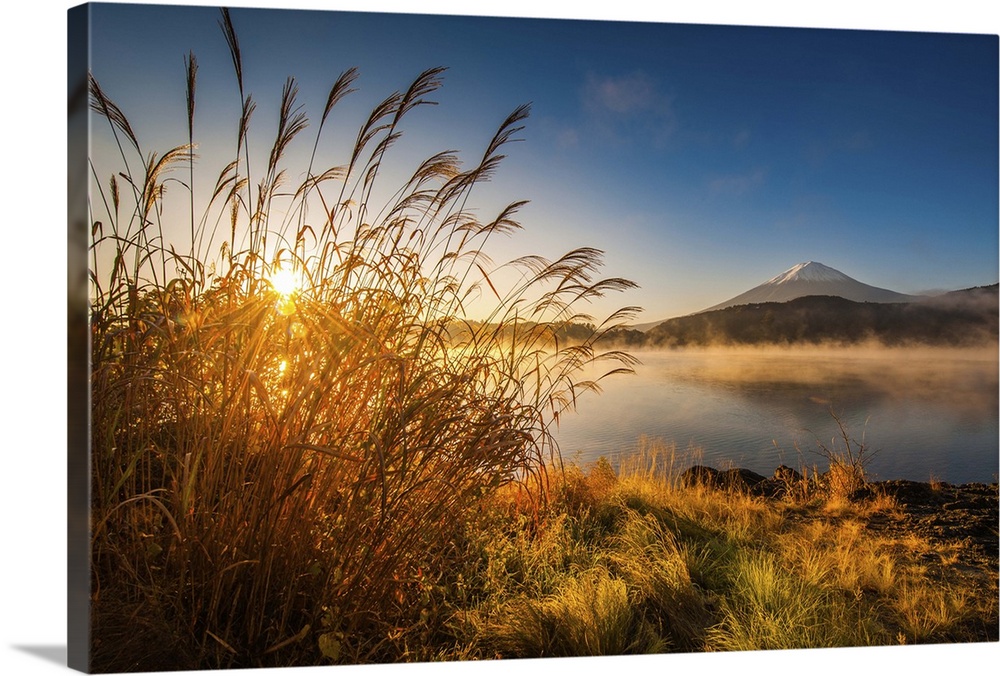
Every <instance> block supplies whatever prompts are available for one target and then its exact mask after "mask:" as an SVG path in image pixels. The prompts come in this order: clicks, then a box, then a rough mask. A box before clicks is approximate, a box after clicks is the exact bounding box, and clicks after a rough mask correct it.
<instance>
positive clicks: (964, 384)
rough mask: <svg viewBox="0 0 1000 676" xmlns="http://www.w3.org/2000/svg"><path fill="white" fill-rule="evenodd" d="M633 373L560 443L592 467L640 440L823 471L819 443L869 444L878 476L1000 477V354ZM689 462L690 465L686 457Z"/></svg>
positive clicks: (590, 404)
mask: <svg viewBox="0 0 1000 676" xmlns="http://www.w3.org/2000/svg"><path fill="white" fill-rule="evenodd" d="M636 356H638V357H639V358H640V359H641V360H642V362H643V363H642V364H641V365H639V366H638V367H637V368H636V371H637V373H636V375H634V376H620V377H611V378H607V379H605V380H603V381H601V382H602V386H603V389H604V392H603V393H602V394H600V395H598V396H588V397H584V398H581V400H580V402H579V406H578V409H577V413H576V414H573V415H566V416H564V417H563V419H562V421H561V425H560V428H559V430H558V431H557V433H556V438H557V440H558V441H559V444H560V447H561V450H562V454H563V457H564V458H565V459H575V460H578V461H579V462H581V463H582V464H586V463H588V462H590V461H593V460H596V459H597V458H598V457H599V456H601V455H605V456H607V457H609V458H612V459H614V458H617V457H619V456H621V455H623V454H628V453H632V452H635V450H637V448H638V446H639V444H640V439H641V438H642V437H646V438H651V439H659V440H662V441H665V442H668V443H673V444H675V445H676V447H677V449H678V451H679V455H681V456H682V458H683V456H684V455H685V454H690V457H689V458H688V461H689V462H700V463H703V464H708V465H713V466H715V467H720V468H721V467H728V466H737V467H746V468H748V469H751V470H754V471H756V472H759V473H761V474H765V475H770V474H771V473H772V472H773V471H774V468H775V467H777V466H778V465H780V464H786V465H790V466H792V467H796V468H799V467H802V466H807V467H813V466H816V467H818V468H819V469H820V470H825V469H826V466H827V463H826V461H825V459H824V458H823V457H822V456H821V455H819V454H817V451H818V450H819V444H823V445H824V446H825V447H826V448H828V449H831V450H835V451H840V450H843V447H844V443H843V439H842V438H841V434H840V430H839V428H838V426H837V422H836V420H835V419H834V414H835V415H836V416H837V417H838V418H839V419H840V420H841V421H842V422H843V423H844V424H845V427H846V429H847V431H848V432H849V436H850V438H851V439H852V440H857V441H859V442H861V441H863V442H864V444H865V445H866V446H867V447H868V449H869V452H875V451H877V453H876V454H875V455H874V456H873V457H872V460H871V462H870V464H869V465H868V470H869V473H870V475H871V476H872V478H874V479H913V480H917V481H926V480H928V479H929V478H931V477H934V478H936V479H940V480H944V481H948V482H951V483H966V482H973V481H985V482H991V481H996V480H997V473H998V464H1000V460H998V447H1000V444H998V426H997V420H998V404H1000V402H998V375H997V374H998V351H997V348H996V347H995V346H994V347H989V348H982V349H954V350H949V349H936V348H934V349H922V348H909V349H887V348H829V349H824V348H789V349H777V348H775V349H767V348H755V349H751V348H747V349H725V348H717V349H715V348H713V349H689V350H674V351H663V352H651V351H650V352H638V353H636ZM681 462H682V463H683V462H684V460H683V459H682V461H681Z"/></svg>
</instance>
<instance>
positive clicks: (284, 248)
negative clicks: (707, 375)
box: [88, 10, 997, 672]
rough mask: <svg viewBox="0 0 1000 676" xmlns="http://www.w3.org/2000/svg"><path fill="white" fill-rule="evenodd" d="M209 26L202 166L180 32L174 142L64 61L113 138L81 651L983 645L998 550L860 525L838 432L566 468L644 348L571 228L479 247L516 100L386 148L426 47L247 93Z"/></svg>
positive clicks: (617, 285) (502, 212)
mask: <svg viewBox="0 0 1000 676" xmlns="http://www.w3.org/2000/svg"><path fill="white" fill-rule="evenodd" d="M220 28H221V31H220V33H219V40H220V41H224V42H225V44H227V45H228V48H229V53H230V55H231V57H232V67H233V68H232V72H231V73H230V75H231V76H232V78H233V87H232V91H233V97H234V99H235V100H236V103H237V104H238V106H237V108H238V110H240V111H241V113H240V114H239V115H238V116H237V117H236V118H235V119H233V120H232V121H231V122H230V125H229V131H230V132H231V138H232V140H233V148H232V154H231V157H229V158H228V163H224V164H223V165H222V166H214V165H211V164H206V163H203V161H202V160H201V159H200V158H199V157H198V144H199V138H198V134H197V133H196V129H197V128H198V125H196V124H195V119H196V114H197V110H198V91H199V89H198V84H199V81H200V80H199V78H200V77H202V76H203V74H202V73H200V72H199V68H198V61H197V55H195V54H192V53H189V54H187V55H185V56H184V64H185V67H186V74H187V79H186V82H185V83H183V84H184V89H185V90H186V100H185V104H186V110H187V122H188V125H187V130H188V133H187V136H186V137H184V138H179V139H177V140H176V143H175V144H173V145H171V146H170V147H166V148H152V147H148V146H147V145H146V144H145V142H144V140H143V139H142V138H139V136H138V135H137V134H136V132H135V131H134V129H133V127H132V125H131V124H130V122H129V112H128V111H127V110H122V109H120V108H119V107H118V105H116V103H115V92H114V91H105V90H104V89H103V88H102V86H101V73H99V72H95V73H93V74H92V76H91V79H90V83H89V97H90V109H91V113H92V120H91V127H92V134H93V137H94V138H95V139H96V140H97V141H98V142H99V143H100V144H101V147H102V148H104V149H107V148H111V149H114V151H115V154H114V156H113V159H111V160H108V159H107V158H106V157H104V156H103V155H102V156H101V157H97V156H96V155H95V157H93V158H92V160H91V163H90V169H91V176H90V208H91V214H90V216H91V218H90V222H91V232H90V236H91V240H90V242H91V244H90V250H89V264H90V280H89V281H90V283H89V299H88V300H89V305H90V322H89V327H90V336H89V339H90V357H91V384H92V385H91V387H92V400H91V411H90V413H91V430H92V435H91V465H90V488H91V504H90V508H91V514H90V517H91V518H90V529H91V530H90V534H91V539H90V547H91V584H90V600H91V609H92V610H91V619H92V634H91V665H90V666H91V669H93V670H94V671H98V672H108V671H137V670H138V671H151V670H163V669H175V670H179V669H214V668H244V667H280V666H293V665H328V664H357V663H373V662H400V661H416V660H420V661H427V660H459V659H493V658H513V657H546V656H570V655H599V654H626V653H639V652H670V651H685V652H691V651H720V650H753V649H767V648H799V647H801V648H805V647H821V646H824V647H827V646H848V645H889V644H906V643H927V642H946V641H983V640H993V641H995V640H997V635H996V626H997V603H996V595H997V583H996V575H995V570H994V571H993V575H992V576H990V575H986V576H985V577H984V576H982V575H971V576H966V577H963V576H961V575H952V574H951V573H949V572H948V571H945V572H944V573H942V572H941V568H940V566H932V565H930V564H928V563H927V562H928V560H929V559H930V560H933V561H934V562H944V563H945V564H947V563H949V562H951V561H955V560H958V559H959V558H960V555H961V552H957V551H954V550H951V549H948V548H947V547H945V546H944V545H941V544H940V543H938V542H931V541H929V540H924V539H920V538H919V537H917V536H914V535H905V534H898V533H897V534H895V535H892V534H880V535H879V536H878V537H876V536H874V535H870V534H868V532H867V531H866V530H865V524H866V523H868V522H871V521H873V520H875V521H878V520H883V521H885V520H890V521H891V520H893V519H895V518H896V516H897V515H898V514H899V510H900V506H899V504H897V502H896V501H895V500H894V498H893V497H892V496H890V495H886V494H883V493H880V492H878V491H870V492H869V493H865V494H864V495H862V496H861V497H858V495H859V491H861V489H862V488H863V487H864V484H865V476H864V467H863V463H862V462H861V456H848V457H847V458H844V457H840V456H839V455H838V454H836V453H834V452H831V453H830V454H829V457H827V458H825V460H827V461H828V464H829V469H832V470H835V472H834V473H833V474H832V475H830V474H828V475H827V478H826V479H823V480H820V479H818V478H817V477H816V476H813V477H812V478H810V477H809V476H806V477H804V478H803V477H799V479H798V480H791V479H789V481H788V482H787V485H784V487H783V489H782V491H781V492H780V495H778V496H777V497H775V496H769V497H767V498H765V497H761V496H753V495H749V494H746V493H744V492H740V491H738V490H732V487H731V486H729V487H719V486H708V485H702V484H691V483H690V482H687V483H686V482H684V481H682V480H681V479H680V473H681V470H683V469H684V467H681V466H678V464H677V463H676V462H675V461H674V459H673V458H672V457H669V453H668V452H667V449H665V448H664V447H661V446H656V447H655V448H648V449H645V450H644V452H643V453H642V454H641V455H638V456H636V457H634V458H631V459H629V460H628V461H625V462H624V463H623V464H622V466H620V467H612V466H611V465H610V464H609V463H608V462H607V461H606V460H603V459H602V460H601V461H599V462H597V463H595V464H593V466H587V467H579V466H575V465H573V464H572V463H569V462H564V459H563V457H562V456H561V454H560V449H559V446H558V444H557V443H556V442H555V437H554V434H555V431H556V429H557V426H558V424H559V422H560V419H561V418H562V417H564V416H565V415H568V414H569V413H570V412H572V411H574V409H575V408H576V406H577V402H578V401H580V400H581V398H582V397H596V396H599V395H600V390H601V382H602V381H603V379H604V378H607V377H610V378H616V377H619V376H621V375H622V374H627V373H630V372H631V371H633V369H634V367H635V366H636V364H637V360H636V359H635V358H634V357H633V356H632V355H630V354H628V353H626V352H623V351H619V350H616V349H612V348H609V347H602V345H603V346H606V345H607V344H608V343H602V340H601V339H602V337H604V336H605V335H606V334H607V333H609V332H611V331H613V330H614V329H616V328H618V327H621V326H624V325H626V324H627V323H628V322H630V321H631V320H632V319H633V317H634V315H635V313H636V312H637V310H638V309H637V308H633V307H631V306H629V305H628V304H627V302H623V303H622V305H623V307H622V309H620V310H618V311H616V312H612V313H611V314H610V315H609V316H606V317H605V316H600V317H592V316H590V315H588V314H587V313H588V308H589V307H590V305H589V301H591V300H594V299H597V298H605V297H607V296H609V295H614V294H616V293H618V292H623V291H628V290H630V289H632V288H634V286H635V285H634V284H633V282H631V281H629V280H628V279H623V278H619V277H611V276H604V275H603V273H602V269H603V263H602V257H603V252H602V251H599V250H597V249H595V248H587V247H584V248H577V249H573V250H571V251H568V252H566V253H565V255H563V256H561V257H559V258H556V259H554V260H549V259H546V258H543V257H541V256H538V255H535V254H534V253H533V252H530V251H528V252H525V253H524V255H523V256H522V257H520V258H518V259H516V260H514V261H512V262H509V263H506V262H504V263H502V264H497V263H496V262H494V261H493V260H492V259H491V257H490V252H491V244H492V243H493V242H494V240H495V239H496V238H499V237H505V236H507V235H509V234H511V233H513V232H514V231H516V230H518V229H520V228H521V225H520V224H519V222H518V218H519V216H518V212H519V210H520V209H521V208H522V207H523V206H524V204H525V203H524V202H522V201H517V200H515V201H512V202H510V203H509V204H508V205H507V206H505V207H503V208H501V209H499V210H498V211H497V212H496V213H492V214H488V215H487V214H485V213H484V212H483V211H482V210H480V209H478V208H477V204H478V202H477V198H478V197H479V196H480V194H481V193H480V192H479V191H480V190H481V188H482V186H483V185H484V184H485V183H486V182H488V181H489V180H490V178H491V177H492V176H493V175H494V174H495V173H496V172H502V171H503V168H504V167H503V160H504V157H505V155H506V154H507V153H508V152H510V144H511V143H512V142H513V141H515V140H518V139H519V133H520V132H521V131H522V129H523V128H524V126H525V125H526V124H527V122H528V117H529V108H528V106H527V105H525V106H520V107H517V108H515V109H514V110H513V111H512V112H510V113H509V114H507V115H506V116H504V113H505V112H506V111H500V112H499V113H498V116H497V121H498V123H499V124H498V127H497V128H496V130H495V131H494V130H492V129H487V130H484V132H483V139H482V151H481V152H480V153H477V154H470V155H462V156H459V154H457V153H456V152H453V151H451V150H446V149H442V150H441V151H440V152H437V153H434V154H431V155H429V156H428V157H426V158H425V159H424V161H423V162H421V163H419V164H418V165H416V166H413V167H410V166H408V165H406V166H402V167H401V166H399V165H398V164H396V162H397V156H396V155H394V150H395V146H396V145H397V144H398V143H399V142H400V140H401V139H402V138H404V136H405V134H406V123H407V121H408V119H409V116H410V115H411V113H412V112H413V111H414V110H416V109H418V108H419V109H423V108H425V107H426V108H428V110H426V111H422V113H421V114H441V115H445V116H447V114H448V111H447V110H446V109H444V107H442V109H441V110H433V109H429V108H430V106H429V104H431V103H433V102H434V97H435V93H436V92H438V90H439V89H440V88H441V87H442V86H446V85H445V80H446V71H445V70H444V69H443V68H431V69H429V70H426V71H424V72H422V73H420V74H419V75H418V76H417V77H416V78H415V79H414V80H413V81H412V82H410V83H403V84H402V85H401V88H400V89H399V90H398V91H396V92H390V93H387V95H386V96H385V98H384V100H382V102H381V103H379V104H378V105H377V106H376V107H375V108H374V109H372V110H371V111H370V113H369V114H368V115H367V116H363V117H362V118H360V119H349V118H348V117H344V116H338V114H337V113H338V112H339V111H340V108H338V105H339V104H341V103H342V101H344V100H345V99H347V98H348V97H350V96H351V95H352V93H353V92H354V90H355V87H356V86H359V85H358V75H359V74H358V71H356V70H354V69H348V70H345V71H344V72H343V73H341V74H340V75H339V77H337V78H335V79H334V82H333V84H332V86H331V87H330V89H329V94H328V97H327V99H326V105H325V107H323V108H322V109H320V110H315V111H312V110H306V109H304V108H303V107H302V106H301V105H300V104H299V103H298V99H297V97H298V90H297V83H296V81H295V79H294V78H289V79H288V81H287V83H286V85H285V88H284V90H283V93H282V95H281V97H280V98H279V99H278V100H273V101H272V100H258V99H257V98H256V97H255V95H254V93H253V92H251V91H248V90H245V89H244V73H243V68H244V59H243V56H244V50H250V49H260V48H261V46H260V45H247V44H243V43H242V42H241V40H240V36H239V34H238V30H237V29H238V25H234V23H233V21H232V19H231V17H230V15H229V13H228V12H227V11H225V10H224V11H223V12H222V14H221V21H220ZM181 56H182V55H179V56H178V58H180V57H181ZM237 97H238V98H237ZM265 110H266V111H268V114H273V115H274V117H275V118H276V120H277V129H276V133H275V135H274V137H273V141H271V142H270V143H268V144H265V145H263V146H259V145H256V144H255V143H254V142H252V139H254V138H257V136H256V135H255V134H251V133H250V130H251V129H254V130H256V127H255V126H254V125H255V122H256V119H255V116H257V117H260V116H262V115H263V114H264V113H263V111H265ZM345 127H346V128H347V129H348V130H349V135H350V136H351V138H352V139H354V143H353V146H352V147H350V148H349V150H348V151H347V153H346V154H345V155H344V156H342V157H339V158H337V159H336V160H335V161H333V162H332V163H326V162H324V163H321V162H320V160H319V159H318V158H320V157H321V156H322V153H321V152H319V150H318V149H319V148H320V147H321V145H322V140H323V139H324V138H325V136H324V135H325V134H329V133H330V131H331V130H332V129H334V128H337V129H341V130H343V129H344V128H345ZM355 130H356V131H355ZM293 147H295V148H297V149H300V150H301V149H303V148H304V149H305V151H304V152H303V153H299V154H296V155H294V157H305V158H307V163H306V164H305V165H299V164H294V165H292V166H289V162H288V159H289V157H292V156H293V155H292V154H291V153H290V152H289V151H290V149H291V148H293ZM401 172H403V173H401ZM404 174H405V176H406V178H404V179H402V180H401V181H400V180H397V179H396V178H395V177H396V176H399V175H404ZM206 181H207V184H208V185H210V186H211V189H210V193H211V195H210V199H208V200H207V206H204V197H205V196H204V194H199V195H197V196H196V191H195V186H204V185H206ZM176 233H183V235H182V236H178V235H177V234H176ZM484 301H486V307H488V308H489V311H488V312H487V314H486V315H485V316H480V315H476V316H477V319H476V320H475V321H473V320H472V319H470V316H471V313H470V307H471V305H472V304H473V303H476V304H477V307H481V306H482V303H483V302H484ZM581 331H582V333H581ZM845 440H847V432H846V431H845ZM848 448H849V446H848ZM824 469H827V468H824ZM837 470H839V471H841V472H842V473H843V474H842V475H841V477H843V476H847V479H845V480H843V481H841V482H839V483H838V482H837V481H836V479H837V475H836V471H837ZM848 479H849V480H848ZM845 485H848V486H849V487H848V488H844V486H845ZM994 489H995V486H994ZM862 493H863V491H862ZM994 493H995V490H994ZM995 504H996V502H995V495H994V502H993V505H994V510H995ZM994 535H995V531H994ZM993 556H994V562H995V550H994V553H993ZM949 557H952V558H949Z"/></svg>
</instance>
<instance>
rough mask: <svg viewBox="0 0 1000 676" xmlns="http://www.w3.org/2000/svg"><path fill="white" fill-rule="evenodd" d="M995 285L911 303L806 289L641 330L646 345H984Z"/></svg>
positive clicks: (990, 336)
mask: <svg viewBox="0 0 1000 676" xmlns="http://www.w3.org/2000/svg"><path fill="white" fill-rule="evenodd" d="M997 288H998V287H997V285H995V284H994V285H992V286H990V287H980V288H976V289H969V290H966V291H962V292H954V293H952V294H947V296H948V297H947V298H944V297H940V296H939V297H936V298H934V299H928V300H924V301H919V302H910V303H871V302H862V303H859V302H855V301H851V300H847V299H845V298H840V297H836V296H806V297H803V298H796V299H793V300H791V301H786V302H768V303H750V304H743V305H738V306H734V307H730V308H724V309H722V310H710V311H705V312H700V313H697V314H694V315H688V316H686V317H677V318H675V319H670V320H667V321H666V322H663V323H662V324H660V325H659V326H657V327H656V328H654V329H651V330H650V331H648V332H646V333H645V334H643V338H644V341H643V342H644V344H646V345H648V346H660V347H673V346H676V347H679V346H684V345H713V344H722V345H762V344H772V345H774V344H779V345H788V344H803V343H804V344H810V343H811V344H817V343H826V342H833V343H838V344H858V343H864V342H868V341H877V342H879V343H882V344H884V345H914V344H919V345H951V346H966V345H982V344H987V343H992V342H995V341H996V340H997V335H998V311H997V308H998V291H997Z"/></svg>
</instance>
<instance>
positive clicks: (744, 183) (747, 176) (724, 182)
mask: <svg viewBox="0 0 1000 676" xmlns="http://www.w3.org/2000/svg"><path fill="white" fill-rule="evenodd" d="M766 180H767V171H766V170H765V169H763V168H762V167H757V168H756V169H753V170H751V171H749V172H746V173H742V174H730V175H727V176H718V177H716V178H713V179H711V180H710V181H709V182H708V187H709V189H710V190H711V191H712V192H714V193H718V194H725V195H744V194H746V193H748V192H750V191H751V190H754V189H755V188H757V187H758V186H761V185H763V184H764V182H765V181H766Z"/></svg>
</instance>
